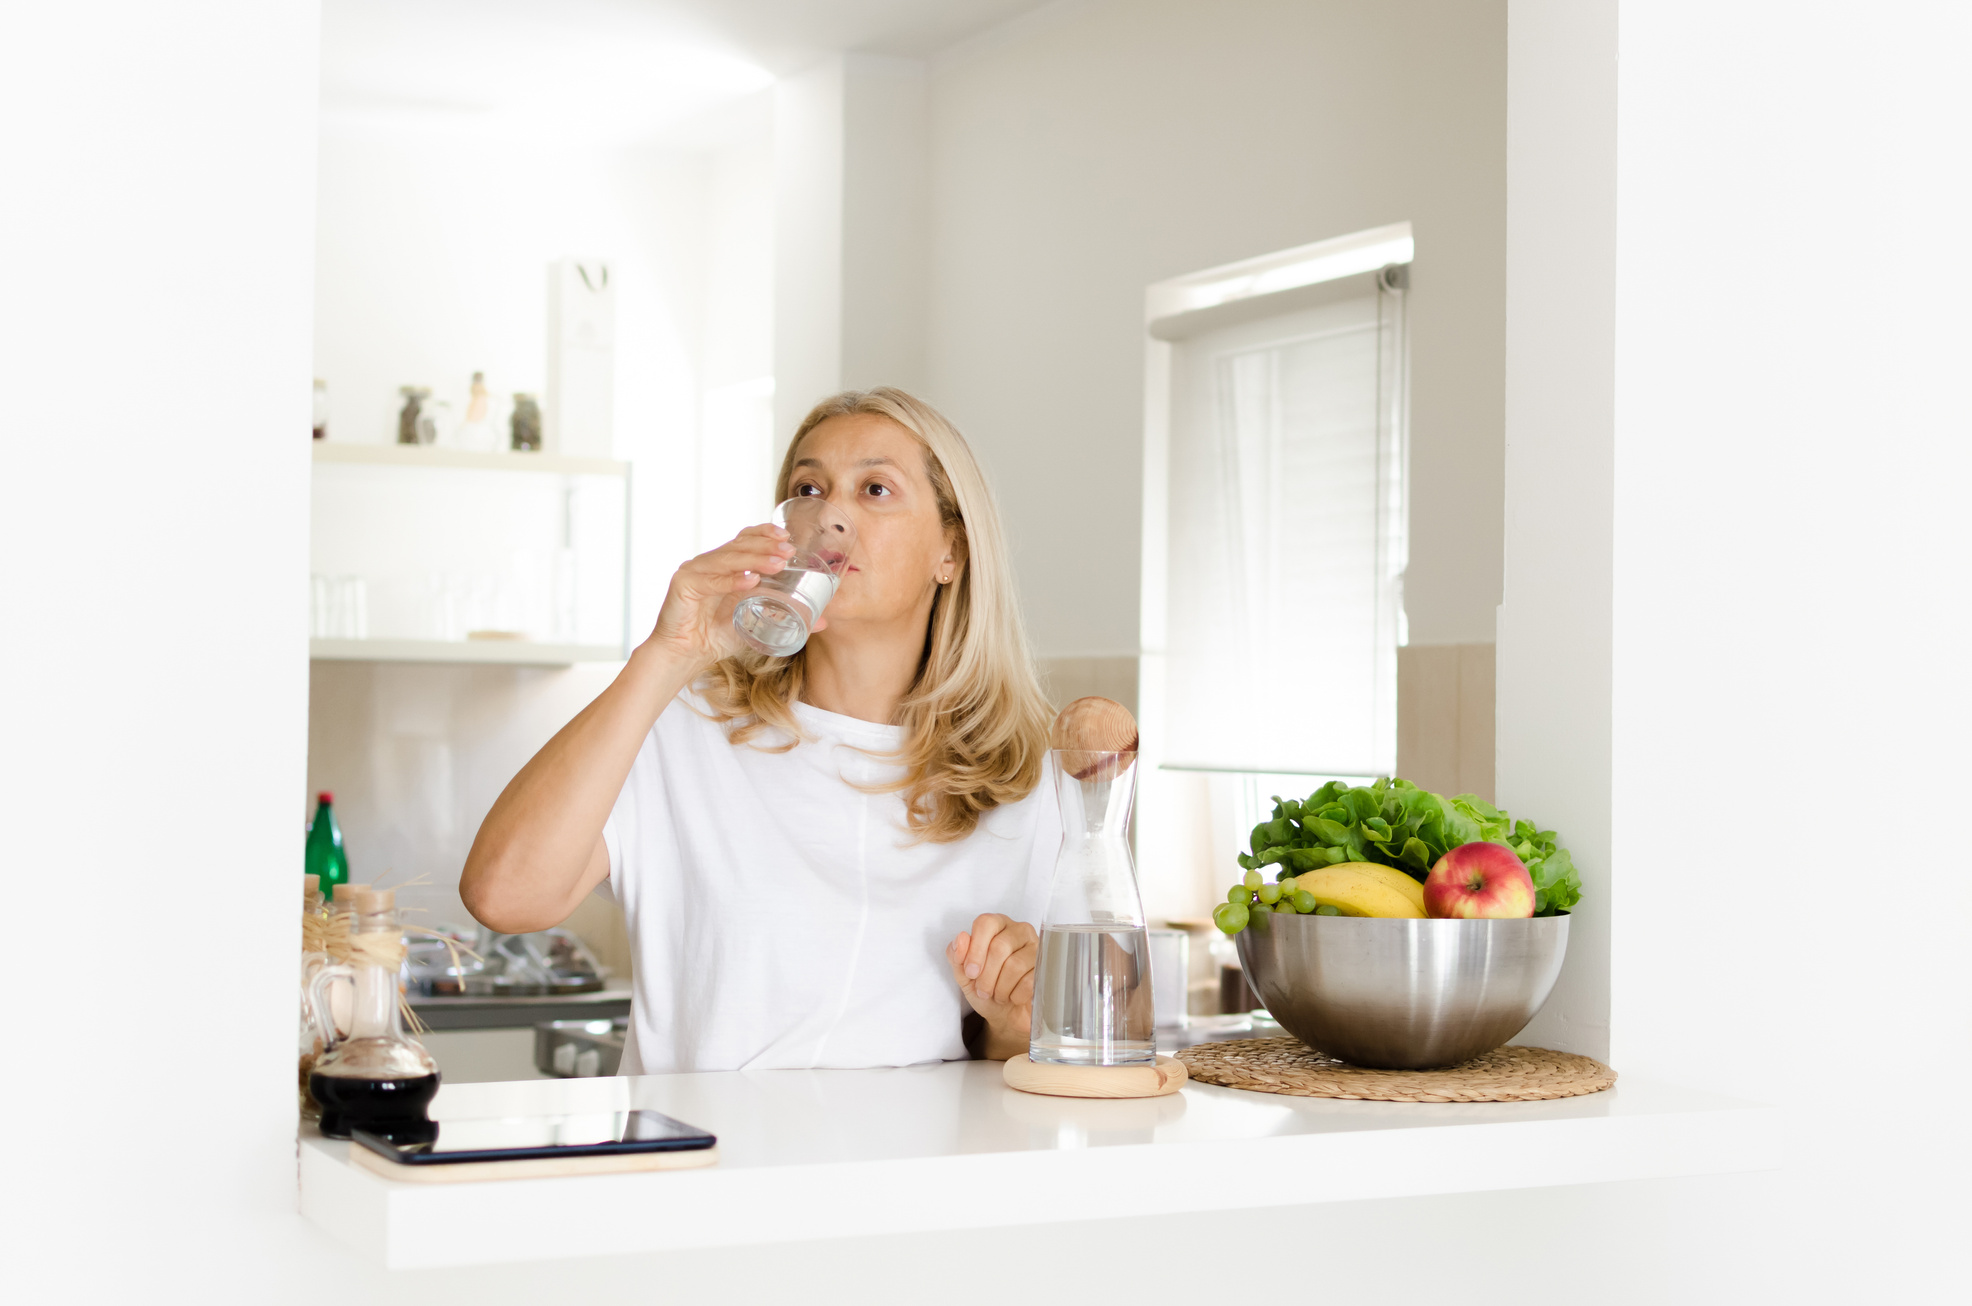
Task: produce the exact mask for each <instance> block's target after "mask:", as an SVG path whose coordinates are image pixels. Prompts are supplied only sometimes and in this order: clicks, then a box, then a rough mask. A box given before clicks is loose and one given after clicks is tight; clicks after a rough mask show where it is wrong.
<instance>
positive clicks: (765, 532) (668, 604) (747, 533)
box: [647, 525, 827, 671]
mask: <svg viewBox="0 0 1972 1306" xmlns="http://www.w3.org/2000/svg"><path fill="white" fill-rule="evenodd" d="M793 556H794V546H793V545H792V544H790V543H788V534H787V532H786V531H785V530H782V529H781V528H780V527H778V526H772V525H760V526H749V527H747V528H746V529H745V530H743V531H741V532H740V533H739V534H738V535H736V536H734V537H733V538H732V539H731V540H730V541H728V542H727V543H725V544H722V545H720V546H719V547H718V548H716V549H713V550H712V551H710V552H709V553H701V554H699V555H698V556H697V557H696V558H693V559H692V560H691V561H690V562H687V563H686V564H685V565H684V566H682V567H680V568H678V571H677V574H676V575H674V576H672V577H671V588H670V590H669V591H667V592H666V593H665V596H664V606H663V607H662V608H660V609H659V610H658V614H657V625H656V627H655V628H654V629H653V630H652V631H651V636H650V639H649V640H648V641H647V643H648V644H649V645H650V646H653V647H654V648H657V649H661V650H663V651H664V652H666V653H668V654H670V655H671V656H673V657H676V658H679V659H681V660H683V661H684V662H686V663H687V664H688V665H689V666H691V667H692V668H693V669H694V670H695V671H696V670H698V669H701V668H704V667H708V666H710V665H712V664H713V663H714V662H717V661H719V660H720V659H721V658H726V657H731V656H732V655H733V654H735V653H737V652H739V651H740V650H741V649H742V648H744V647H745V643H744V642H743V641H742V640H741V639H740V637H739V632H738V631H736V630H734V629H733V607H734V605H735V604H737V603H738V602H739V601H740V598H741V596H743V595H744V594H745V593H746V592H747V591H748V590H750V589H753V588H754V587H755V586H757V585H759V584H760V577H761V576H763V575H772V574H773V573H775V572H777V571H779V570H781V569H782V568H783V567H785V566H786V565H787V560H788V559H789V558H791V557H793ZM825 625H827V622H826V620H823V619H817V620H816V622H815V624H814V627H813V629H815V630H820V629H822V628H823V627H824V626H825Z"/></svg>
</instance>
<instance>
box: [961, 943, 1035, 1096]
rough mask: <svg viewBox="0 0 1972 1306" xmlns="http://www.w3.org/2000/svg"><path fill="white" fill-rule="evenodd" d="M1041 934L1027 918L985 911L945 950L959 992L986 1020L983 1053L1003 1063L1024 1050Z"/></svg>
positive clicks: (1032, 1002) (1031, 1009) (1031, 1008)
mask: <svg viewBox="0 0 1972 1306" xmlns="http://www.w3.org/2000/svg"><path fill="white" fill-rule="evenodd" d="M1040 953H1041V936H1040V935H1039V934H1037V933H1035V931H1034V927H1033V926H1032V925H1029V924H1027V922H1025V921H1017V920H1013V919H1011V918H1010V917H1006V916H1002V915H1000V913H998V912H987V913H986V914H985V915H983V916H981V917H980V918H979V919H978V920H975V921H974V922H973V923H972V929H970V930H968V931H965V932H962V933H961V934H960V935H959V936H958V937H957V938H955V939H953V940H952V942H951V943H950V944H949V945H948V946H947V947H946V949H945V960H946V961H947V962H949V963H950V964H951V967H952V978H953V979H955V980H957V981H958V982H959V992H961V993H963V994H965V1000H966V1001H967V1002H968V1003H970V1004H971V1005H972V1009H973V1010H974V1011H976V1012H978V1013H979V1014H980V1015H981V1016H982V1017H984V1018H985V1021H986V1056H987V1057H988V1058H989V1059H990V1060H994V1061H1004V1060H1006V1059H1007V1058H1008V1057H1014V1056H1019V1055H1020V1054H1021V1053H1023V1052H1025V1051H1026V1050H1027V1041H1028V1031H1029V1029H1030V1023H1029V1022H1030V1018H1031V1013H1032V1011H1033V1004H1034V966H1035V963H1036V962H1037V961H1038V960H1039V959H1040Z"/></svg>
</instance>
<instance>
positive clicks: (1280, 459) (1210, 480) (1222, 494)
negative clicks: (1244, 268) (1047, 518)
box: [1164, 277, 1407, 775]
mask: <svg viewBox="0 0 1972 1306" xmlns="http://www.w3.org/2000/svg"><path fill="white" fill-rule="evenodd" d="M1389 280H1390V279H1389V278H1374V279H1372V278H1369V277H1365V278H1363V281H1364V282H1372V281H1373V284H1371V285H1366V286H1365V287H1364V293H1363V294H1361V295H1359V296H1356V297H1353V298H1347V299H1342V300H1339V301H1338V302H1331V303H1327V304H1323V305H1321V306H1320V307H1317V308H1311V309H1304V310H1301V311H1298V312H1292V313H1285V314H1281V315H1279V316H1274V317H1267V318H1262V319H1260V320H1258V321H1247V322H1244V323H1242V324H1240V325H1237V326H1232V327H1226V328H1222V329H1220V330H1217V331H1213V332H1210V333H1208V334H1202V335H1197V336H1193V337H1191V338H1189V339H1184V340H1181V341H1179V342H1177V344H1176V346H1175V351H1174V355H1173V359H1172V364H1173V376H1172V381H1173V390H1172V400H1173V403H1172V410H1171V434H1170V449H1169V458H1170V471H1169V487H1170V507H1169V518H1168V521H1169V533H1168V537H1167V538H1168V542H1169V558H1168V567H1167V572H1166V575H1167V578H1168V580H1167V584H1168V593H1167V595H1166V614H1167V626H1166V646H1165V647H1166V651H1167V654H1168V657H1169V676H1168V678H1167V680H1166V685H1167V687H1168V688H1167V701H1166V704H1165V708H1166V713H1167V716H1166V722H1167V729H1168V731H1169V735H1168V746H1167V748H1166V750H1165V762H1164V764H1165V765H1166V766H1167V767H1173V768H1196V769H1202V770H1231V771H1267V772H1296V773H1310V774H1322V775H1376V774H1389V773H1390V772H1391V771H1392V770H1393V768H1394V766H1395V763H1396V744H1397V646H1398V644H1399V643H1400V642H1401V641H1402V639H1403V571H1404V563H1405V547H1406V539H1407V524H1406V521H1405V505H1406V484H1405V482H1406V472H1405V467H1406V454H1405V438H1404V437H1405V412H1404V410H1405V378H1404V364H1405V358H1404V351H1405V332H1404V323H1403V291H1402V290H1400V289H1396V288H1394V287H1392V286H1390V285H1388V284H1387V282H1388V281H1389Z"/></svg>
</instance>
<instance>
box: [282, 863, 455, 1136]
mask: <svg viewBox="0 0 1972 1306" xmlns="http://www.w3.org/2000/svg"><path fill="white" fill-rule="evenodd" d="M338 897H339V898H340V897H341V895H338ZM348 897H349V898H350V904H349V905H350V921H349V944H348V956H349V960H348V961H347V962H343V963H338V964H335V965H330V966H324V967H322V968H321V969H319V970H318V971H316V972H315V978H314V979H313V980H312V981H311V982H310V983H309V986H308V998H309V1009H310V1011H311V1012H312V1013H313V1015H314V1018H315V1028H316V1032H317V1033H318V1034H319V1035H320V1036H321V1038H322V1041H323V1042H324V1043H325V1044H328V1045H329V1047H328V1051H327V1052H325V1053H323V1054H322V1057H321V1059H320V1060H318V1061H317V1062H316V1063H315V1068H314V1070H313V1072H312V1073H311V1074H310V1075H309V1076H308V1091H309V1093H310V1094H311V1095H312V1096H313V1097H314V1099H315V1101H316V1102H317V1103H319V1104H320V1105H321V1109H322V1122H321V1128H322V1133H323V1134H324V1135H326V1136H327V1137H330V1138H347V1137H349V1135H350V1131H351V1130H354V1129H363V1130H367V1131H369V1132H370V1133H373V1134H377V1135H379V1136H381V1137H383V1138H387V1139H389V1140H391V1141H392V1142H402V1143H416V1142H429V1141H431V1139H433V1138H435V1137H436V1136H437V1130H436V1127H435V1126H434V1125H432V1124H431V1122H430V1118H429V1117H428V1116H427V1114H426V1108H427V1107H429V1106H430V1105H431V1099H432V1098H433V1096H435V1095H436V1094H437V1092H438V1063H437V1062H435V1061H433V1060H432V1057H431V1053H429V1052H427V1051H425V1048H424V1045H423V1044H422V1043H420V1042H418V1040H417V1039H415V1038H413V1037H411V1036H410V1035H409V1034H407V1033H405V1032H404V1024H403V1017H402V1015H401V1013H400V1008H399V996H400V995H399V990H398V984H397V979H398V974H399V972H400V971H401V970H402V968H403V965H404V933H403V930H402V929H401V928H400V927H399V924H398V920H397V895H396V894H395V893H394V892H392V891H391V890H389V889H375V888H363V889H358V890H356V891H355V892H353V893H351V894H349V895H348ZM338 981H342V982H346V983H348V984H349V985H350V986H351V988H352V989H353V990H354V1001H353V1002H352V1004H351V1013H350V1030H349V1033H348V1034H347V1035H346V1036H344V1037H341V1038H338V1037H337V1035H336V1023H335V1016H334V1013H333V1012H332V1011H331V1009H330V1003H329V987H330V986H331V985H332V984H335V983H337V982H338Z"/></svg>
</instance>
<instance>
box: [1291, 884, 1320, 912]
mask: <svg viewBox="0 0 1972 1306" xmlns="http://www.w3.org/2000/svg"><path fill="white" fill-rule="evenodd" d="M1314 909H1315V895H1314V894H1312V893H1309V892H1308V891H1307V890H1306V889H1296V890H1295V891H1294V910H1295V911H1298V912H1300V913H1301V914H1302V915H1303V916H1306V915H1307V914H1308V913H1309V912H1311V911H1313V910H1314Z"/></svg>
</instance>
